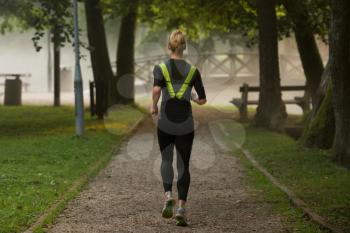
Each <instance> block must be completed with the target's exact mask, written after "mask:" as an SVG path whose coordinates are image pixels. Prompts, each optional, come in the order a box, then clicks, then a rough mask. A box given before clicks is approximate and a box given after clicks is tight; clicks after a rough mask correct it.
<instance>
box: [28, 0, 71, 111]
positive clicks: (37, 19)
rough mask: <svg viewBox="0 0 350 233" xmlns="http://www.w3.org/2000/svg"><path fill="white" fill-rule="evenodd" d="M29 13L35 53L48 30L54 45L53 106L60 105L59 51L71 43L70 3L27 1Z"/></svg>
mask: <svg viewBox="0 0 350 233" xmlns="http://www.w3.org/2000/svg"><path fill="white" fill-rule="evenodd" d="M26 3H27V4H28V6H27V7H28V8H29V9H30V13H29V14H28V15H27V18H26V21H27V24H28V26H29V27H33V28H34V29H35V30H36V32H35V34H34V36H33V38H32V40H33V42H34V46H35V48H36V50H37V51H40V50H41V49H42V47H41V46H40V45H39V41H40V40H41V38H42V37H43V36H44V35H45V32H46V31H47V30H49V31H50V32H51V35H49V36H50V37H51V38H52V41H53V44H54V106H59V105H60V81H61V80H60V64H61V62H60V57H61V56H60V49H61V47H63V46H64V44H65V43H66V42H71V37H72V32H73V26H72V25H73V24H72V23H71V19H72V15H71V2H70V1H69V0H61V1H51V0H35V1H27V2H26Z"/></svg>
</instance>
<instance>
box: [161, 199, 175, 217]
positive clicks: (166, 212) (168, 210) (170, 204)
mask: <svg viewBox="0 0 350 233" xmlns="http://www.w3.org/2000/svg"><path fill="white" fill-rule="evenodd" d="M174 206H175V199H171V200H168V201H167V205H166V207H165V208H164V209H163V211H162V217H163V218H172V217H173V214H174Z"/></svg>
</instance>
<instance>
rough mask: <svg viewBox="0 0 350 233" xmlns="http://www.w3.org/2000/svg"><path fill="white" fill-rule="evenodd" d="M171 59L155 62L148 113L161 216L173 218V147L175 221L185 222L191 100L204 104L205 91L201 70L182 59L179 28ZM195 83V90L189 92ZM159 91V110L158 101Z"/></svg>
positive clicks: (182, 40)
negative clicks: (156, 152)
mask: <svg viewBox="0 0 350 233" xmlns="http://www.w3.org/2000/svg"><path fill="white" fill-rule="evenodd" d="M168 49H169V51H170V59H168V60H166V61H165V62H164V63H161V64H159V65H156V66H155V67H154V70H153V75H154V84H153V95H152V97H153V104H152V107H151V114H152V115H153V116H154V117H157V118H158V120H157V136H158V143H159V148H160V151H161V156H162V163H161V169H160V170H161V176H162V180H163V187H164V195H165V203H164V207H163V210H162V216H163V217H164V218H172V217H173V212H174V207H175V204H176V201H175V199H174V197H173V196H172V183H173V179H174V170H173V165H172V163H173V154H174V147H175V149H176V154H177V156H176V159H177V173H178V178H177V190H178V208H177V210H176V215H175V219H176V225H178V226H187V220H186V217H185V203H186V201H187V194H188V190H189V186H190V180H191V177H190V171H189V162H190V157H191V151H192V145H193V139H194V121H193V116H192V107H191V100H192V101H193V102H195V103H196V104H198V105H203V104H205V103H206V102H207V101H206V94H205V90H204V86H203V82H202V78H201V74H200V72H199V71H198V69H196V67H194V66H193V65H191V64H189V63H187V62H186V60H184V59H183V52H184V50H185V49H186V40H185V37H184V34H183V33H182V32H181V31H180V30H175V31H173V32H172V33H171V34H170V36H169V41H168ZM192 87H194V89H195V91H196V93H197V94H195V93H194V92H193V93H192ZM161 95H162V101H161V106H160V112H159V114H158V105H157V104H158V101H159V99H160V96H161Z"/></svg>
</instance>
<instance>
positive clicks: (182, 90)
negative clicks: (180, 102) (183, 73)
mask: <svg viewBox="0 0 350 233" xmlns="http://www.w3.org/2000/svg"><path fill="white" fill-rule="evenodd" d="M195 72H196V67H194V66H191V69H190V71H189V72H188V74H187V77H186V79H185V82H184V83H183V84H182V86H181V88H180V90H179V91H178V92H177V93H176V97H177V98H178V99H181V98H182V96H183V95H184V94H185V92H186V90H187V88H188V85H189V84H190V82H191V80H192V78H193V75H194V73H195Z"/></svg>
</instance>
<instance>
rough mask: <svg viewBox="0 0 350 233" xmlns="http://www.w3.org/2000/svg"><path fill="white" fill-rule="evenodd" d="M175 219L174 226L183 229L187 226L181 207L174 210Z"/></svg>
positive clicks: (183, 210)
mask: <svg viewBox="0 0 350 233" xmlns="http://www.w3.org/2000/svg"><path fill="white" fill-rule="evenodd" d="M175 219H176V226H182V227H185V226H187V225H188V224H187V221H186V217H185V209H184V208H182V207H179V208H178V209H177V210H176V215H175Z"/></svg>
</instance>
